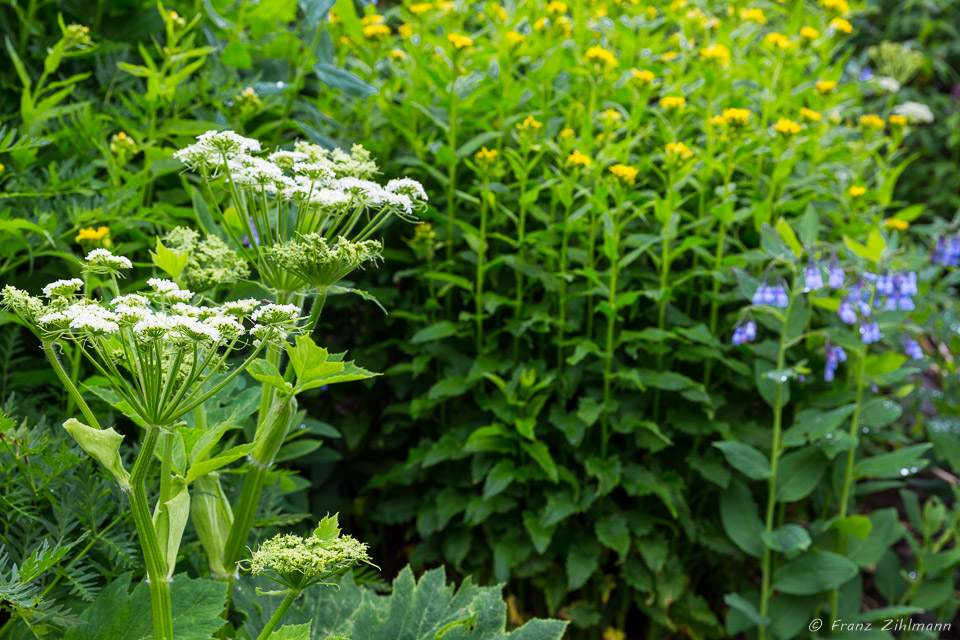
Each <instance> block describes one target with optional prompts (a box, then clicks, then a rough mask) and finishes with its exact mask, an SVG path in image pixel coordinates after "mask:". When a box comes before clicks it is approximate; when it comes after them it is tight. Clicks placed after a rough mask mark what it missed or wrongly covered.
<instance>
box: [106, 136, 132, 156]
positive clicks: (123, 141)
mask: <svg viewBox="0 0 960 640" xmlns="http://www.w3.org/2000/svg"><path fill="white" fill-rule="evenodd" d="M136 150H137V143H136V142H134V140H133V138H131V137H130V136H128V135H127V134H126V133H124V132H123V131H118V132H117V133H115V134H114V135H113V137H111V138H110V151H112V152H113V153H115V154H117V155H118V156H127V155H133V154H134V153H135V152H136Z"/></svg>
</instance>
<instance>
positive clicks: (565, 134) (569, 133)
mask: <svg viewBox="0 0 960 640" xmlns="http://www.w3.org/2000/svg"><path fill="white" fill-rule="evenodd" d="M573 134H574V131H573V129H571V128H570V127H567V128H566V129H564V130H562V131H561V132H560V137H561V138H572V137H573Z"/></svg>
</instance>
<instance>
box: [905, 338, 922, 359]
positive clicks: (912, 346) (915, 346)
mask: <svg viewBox="0 0 960 640" xmlns="http://www.w3.org/2000/svg"><path fill="white" fill-rule="evenodd" d="M903 351H904V353H906V354H907V355H908V356H910V357H911V358H913V359H914V360H923V349H921V348H920V343H919V342H917V341H916V340H914V339H913V338H911V337H909V336H908V337H905V338H904V339H903Z"/></svg>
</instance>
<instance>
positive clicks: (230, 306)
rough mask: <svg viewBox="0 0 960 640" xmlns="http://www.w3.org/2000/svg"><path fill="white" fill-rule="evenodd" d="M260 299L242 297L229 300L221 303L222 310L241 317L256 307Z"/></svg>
mask: <svg viewBox="0 0 960 640" xmlns="http://www.w3.org/2000/svg"><path fill="white" fill-rule="evenodd" d="M259 304H260V301H259V300H257V299H256V298H244V299H243V300H231V301H229V302H224V303H223V310H224V311H225V312H226V313H229V314H230V315H232V316H236V317H238V318H242V317H244V316H246V315H249V314H250V312H251V311H253V310H254V309H256V308H257V305H259Z"/></svg>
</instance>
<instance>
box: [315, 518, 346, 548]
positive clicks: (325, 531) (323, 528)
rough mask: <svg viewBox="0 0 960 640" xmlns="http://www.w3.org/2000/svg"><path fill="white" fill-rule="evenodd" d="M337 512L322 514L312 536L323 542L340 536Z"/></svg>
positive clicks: (331, 540)
mask: <svg viewBox="0 0 960 640" xmlns="http://www.w3.org/2000/svg"><path fill="white" fill-rule="evenodd" d="M338 516H339V514H336V513H335V514H333V515H332V516H330V515H328V516H324V517H323V519H322V520H320V523H319V524H318V525H317V528H316V529H314V530H313V537H314V538H317V539H319V540H322V541H323V542H333V541H334V540H336V539H337V538H339V537H340V523H339V522H338V519H339V518H338Z"/></svg>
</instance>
